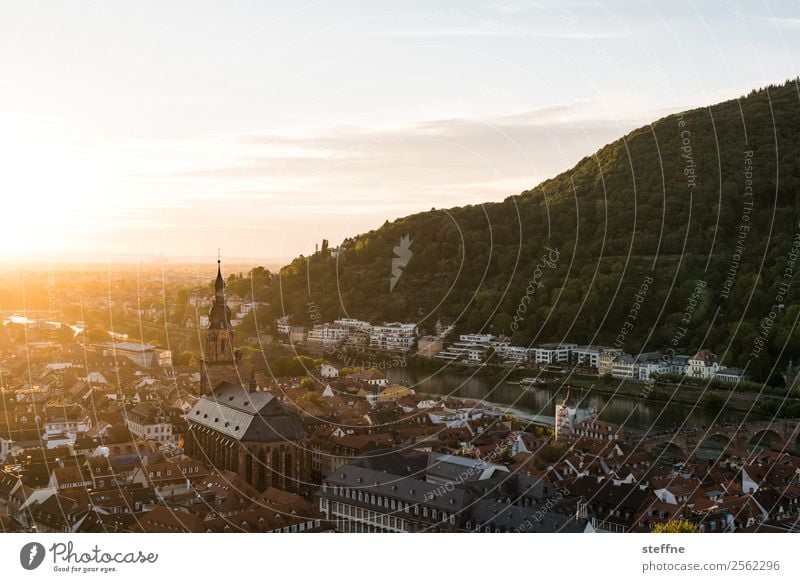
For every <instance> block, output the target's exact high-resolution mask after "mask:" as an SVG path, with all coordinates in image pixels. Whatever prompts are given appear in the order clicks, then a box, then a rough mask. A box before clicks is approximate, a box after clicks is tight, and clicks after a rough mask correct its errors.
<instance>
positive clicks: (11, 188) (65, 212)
mask: <svg viewBox="0 0 800 582" xmlns="http://www.w3.org/2000/svg"><path fill="white" fill-rule="evenodd" d="M0 159H1V160H3V169H2V172H0V192H2V200H3V205H2V210H3V228H2V229H0V249H2V251H1V253H2V255H0V259H8V258H9V257H11V256H14V257H19V256H24V255H26V254H30V253H42V252H58V251H59V250H60V249H64V248H65V247H68V246H70V243H71V239H72V238H76V237H80V236H81V225H82V224H84V223H86V222H87V221H88V220H89V219H91V218H92V217H93V216H97V215H98V214H100V213H102V211H103V209H104V207H105V206H106V205H107V204H108V200H109V197H110V192H109V190H108V187H109V182H110V180H109V172H108V166H107V164H104V160H103V156H102V155H100V154H99V153H98V152H97V151H95V150H91V149H87V148H85V147H80V146H78V145H76V144H75V143H73V142H71V141H70V140H68V139H64V138H63V137H62V136H60V135H59V134H58V133H57V132H56V131H54V130H53V128H52V127H48V124H43V123H41V122H36V121H34V120H26V119H19V118H13V117H10V116H6V117H3V118H0Z"/></svg>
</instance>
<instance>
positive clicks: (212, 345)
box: [204, 258, 234, 363]
mask: <svg viewBox="0 0 800 582" xmlns="http://www.w3.org/2000/svg"><path fill="white" fill-rule="evenodd" d="M204 356H205V357H204V360H205V361H206V362H208V363H213V362H225V363H229V362H232V361H233V359H234V357H233V356H234V354H233V326H231V309H230V307H228V305H227V304H226V303H225V279H224V278H223V277H222V259H221V258H217V279H216V281H214V304H213V305H212V306H211V310H210V311H209V312H208V329H207V330H206V353H205V354H204Z"/></svg>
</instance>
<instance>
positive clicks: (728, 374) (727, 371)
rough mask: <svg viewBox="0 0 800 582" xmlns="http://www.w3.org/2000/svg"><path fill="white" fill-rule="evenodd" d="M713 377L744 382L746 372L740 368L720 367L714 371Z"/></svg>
mask: <svg viewBox="0 0 800 582" xmlns="http://www.w3.org/2000/svg"><path fill="white" fill-rule="evenodd" d="M714 378H715V379H717V380H720V381H722V382H731V383H736V382H745V381H747V380H748V376H747V374H745V373H744V370H742V369H741V368H720V369H718V370H717V371H716V372H715V373H714Z"/></svg>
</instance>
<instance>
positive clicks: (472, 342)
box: [436, 333, 494, 364]
mask: <svg viewBox="0 0 800 582" xmlns="http://www.w3.org/2000/svg"><path fill="white" fill-rule="evenodd" d="M493 339H494V336H493V335H491V334H475V333H467V334H462V335H461V336H459V338H458V341H457V342H453V343H452V344H450V345H449V346H447V347H446V348H445V349H443V350H442V351H441V352H439V353H438V354H436V357H437V358H438V359H440V360H446V361H449V362H460V363H464V364H480V363H481V362H482V361H483V360H484V358H485V356H486V352H487V350H488V349H489V345H490V342H491V341H492V340H493Z"/></svg>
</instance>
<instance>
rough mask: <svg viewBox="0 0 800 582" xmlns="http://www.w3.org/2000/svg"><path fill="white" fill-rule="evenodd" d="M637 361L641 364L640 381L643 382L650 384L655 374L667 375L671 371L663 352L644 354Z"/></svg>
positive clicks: (639, 370)
mask: <svg viewBox="0 0 800 582" xmlns="http://www.w3.org/2000/svg"><path fill="white" fill-rule="evenodd" d="M636 360H637V362H638V363H639V369H638V380H641V381H642V382H649V381H650V380H651V379H652V378H653V374H666V373H668V372H669V371H670V365H669V363H668V362H667V360H666V359H665V358H664V354H662V353H661V352H646V353H642V354H639V355H638V356H637V358H636Z"/></svg>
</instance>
